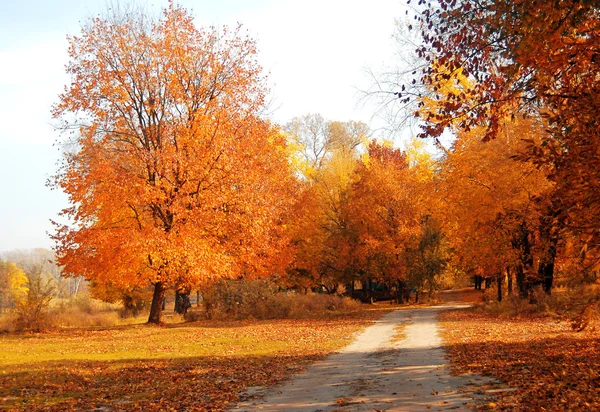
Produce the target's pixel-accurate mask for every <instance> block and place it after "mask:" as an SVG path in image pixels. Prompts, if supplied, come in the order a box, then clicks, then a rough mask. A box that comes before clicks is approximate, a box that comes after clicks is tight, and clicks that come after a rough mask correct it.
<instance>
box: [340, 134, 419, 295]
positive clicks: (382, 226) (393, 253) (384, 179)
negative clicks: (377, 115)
mask: <svg viewBox="0 0 600 412" xmlns="http://www.w3.org/2000/svg"><path fill="white" fill-rule="evenodd" d="M415 183H416V181H415V179H413V175H412V173H411V170H410V169H409V163H408V160H407V158H406V155H405V154H404V153H403V152H402V151H401V150H400V149H395V148H391V147H387V146H384V145H381V144H378V143H376V142H371V144H370V145H369V151H368V156H365V158H364V160H363V161H362V162H360V163H359V165H358V167H357V170H356V181H355V183H354V185H353V187H352V192H351V196H350V199H349V208H350V210H351V213H350V216H351V218H350V222H351V225H352V226H353V227H354V229H355V232H356V234H357V235H356V237H357V239H356V241H357V247H356V249H355V253H354V260H355V262H356V263H355V266H356V267H357V268H359V269H360V272H361V273H363V274H364V275H363V277H365V278H366V277H368V278H373V279H377V280H379V281H384V282H386V283H388V284H389V283H391V282H392V281H394V282H395V281H396V280H399V279H401V278H405V277H406V264H405V261H404V251H405V248H406V247H407V245H408V244H409V242H410V241H411V240H412V239H413V238H414V237H415V236H416V235H417V233H418V231H419V222H420V210H419V208H418V204H417V199H418V196H416V185H415Z"/></svg>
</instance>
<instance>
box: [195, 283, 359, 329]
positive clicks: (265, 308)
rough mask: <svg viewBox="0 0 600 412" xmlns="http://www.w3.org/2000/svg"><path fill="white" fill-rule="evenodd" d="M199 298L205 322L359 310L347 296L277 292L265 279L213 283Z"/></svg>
mask: <svg viewBox="0 0 600 412" xmlns="http://www.w3.org/2000/svg"><path fill="white" fill-rule="evenodd" d="M202 297H203V301H202V303H203V305H204V309H205V316H206V317H207V318H209V319H250V318H254V319H275V318H302V317H310V316H315V315H322V314H326V313H335V312H342V311H352V310H357V309H358V308H359V307H360V303H358V302H356V301H354V300H352V299H350V298H347V297H341V296H337V295H326V294H318V293H309V294H299V293H296V292H292V291H281V290H279V288H278V287H277V286H276V285H275V284H273V283H272V282H269V281H266V280H255V281H237V280H236V281H232V280H227V281H220V282H216V283H215V284H214V285H213V286H212V287H210V288H208V289H206V290H205V291H204V293H203V294H202ZM189 313H190V314H189V315H187V316H186V319H187V320H192V319H197V317H198V315H197V312H194V311H191V312H189Z"/></svg>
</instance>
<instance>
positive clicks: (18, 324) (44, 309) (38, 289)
mask: <svg viewBox="0 0 600 412" xmlns="http://www.w3.org/2000/svg"><path fill="white" fill-rule="evenodd" d="M52 281H53V280H52V279H48V280H47V281H45V282H44V281H43V280H42V278H41V277H36V278H35V279H30V280H29V290H28V291H27V297H26V298H25V299H24V300H23V301H22V302H20V303H19V304H17V306H16V308H15V314H16V317H15V319H14V328H15V330H16V331H30V332H40V331H42V330H45V329H48V328H50V327H51V326H52V323H51V319H50V316H49V311H48V309H49V307H50V302H51V301H52V299H53V297H54V294H55V288H54V285H53V283H52Z"/></svg>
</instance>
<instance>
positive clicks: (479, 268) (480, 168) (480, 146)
mask: <svg viewBox="0 0 600 412" xmlns="http://www.w3.org/2000/svg"><path fill="white" fill-rule="evenodd" d="M501 130H502V133H501V134H500V135H499V136H498V137H497V138H496V139H494V140H492V141H490V142H484V141H483V139H482V134H483V133H484V131H483V130H482V129H473V130H471V132H468V133H466V132H462V133H459V134H458V136H457V140H456V141H455V143H454V146H453V148H452V150H451V151H450V152H449V153H448V155H447V157H446V158H445V159H444V160H443V162H442V168H441V173H440V175H439V183H438V187H439V194H440V198H441V202H442V203H441V205H442V207H441V208H440V209H439V211H438V214H439V216H440V219H439V220H440V221H442V222H444V230H445V232H446V234H447V236H448V238H449V239H450V240H451V243H452V246H453V249H454V250H455V251H456V253H455V257H456V259H457V261H458V263H459V264H460V266H461V267H462V268H463V269H465V270H466V271H467V272H470V274H472V275H482V276H485V277H490V278H491V277H494V278H496V279H499V280H501V279H503V278H504V274H505V270H506V269H507V268H509V273H511V272H510V269H511V268H512V273H514V274H516V276H517V283H518V287H519V290H520V292H521V294H522V295H526V294H527V293H528V291H529V290H530V289H531V287H532V286H533V285H534V284H536V283H541V280H542V279H540V278H539V277H538V276H537V274H536V273H535V271H534V269H535V267H534V263H538V267H539V266H540V265H542V263H540V260H542V258H543V256H544V250H545V249H544V247H543V246H544V245H542V244H543V243H544V242H543V241H544V237H543V236H542V235H541V234H540V232H541V231H542V228H545V226H544V225H542V223H543V219H544V218H545V216H546V210H547V203H548V199H549V198H550V196H551V194H552V193H553V189H554V185H553V184H552V182H551V181H549V180H548V179H547V177H546V175H545V173H544V171H543V170H540V169H538V168H536V166H535V165H533V164H531V163H529V162H522V161H519V160H516V159H515V158H516V157H518V156H519V154H521V153H523V152H524V151H526V148H527V143H526V140H528V141H529V140H530V141H534V140H535V141H537V140H539V139H540V138H541V136H543V134H544V125H543V123H541V122H539V121H538V122H536V121H535V120H533V119H517V120H515V121H514V122H512V121H507V122H505V123H503V124H502V129H501ZM554 246H555V247H556V244H555V245H554ZM499 285H500V283H499ZM499 296H500V297H501V295H499Z"/></svg>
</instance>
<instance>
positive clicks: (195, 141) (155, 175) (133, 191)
mask: <svg viewBox="0 0 600 412" xmlns="http://www.w3.org/2000/svg"><path fill="white" fill-rule="evenodd" d="M69 55H70V62H69V64H68V66H67V72H68V73H69V74H70V75H71V78H72V81H71V83H70V85H69V86H67V87H66V89H65V92H64V93H63V94H62V95H61V96H60V99H59V102H58V103H57V104H56V105H55V106H54V108H53V115H54V117H55V118H57V119H60V120H62V121H63V122H64V127H65V129H66V130H70V131H73V132H74V134H73V136H72V137H71V140H70V141H69V142H68V143H69V144H70V145H69V146H68V148H70V150H66V151H65V154H64V162H63V164H62V165H61V167H60V169H59V171H58V174H57V175H56V178H55V181H54V184H55V186H56V187H58V188H60V189H62V190H63V191H65V192H66V194H67V195H68V197H69V201H70V203H71V207H69V208H67V209H65V210H64V211H63V212H62V214H63V216H65V217H67V218H68V219H70V221H71V222H72V223H70V224H65V225H62V224H57V232H56V234H55V236H54V239H55V240H56V242H57V243H56V252H57V255H58V262H59V263H60V264H61V265H62V266H64V273H65V274H67V275H83V276H85V277H86V278H88V279H93V280H94V281H95V282H99V283H102V282H111V284H113V285H117V286H118V285H122V286H124V287H126V288H131V287H133V286H134V285H142V286H143V285H144V284H147V282H151V283H152V284H153V286H154V296H153V300H152V305H151V311H150V316H149V320H148V321H149V322H151V323H158V322H160V311H161V304H162V301H163V298H164V293H165V291H166V289H167V288H177V289H179V288H181V287H186V286H188V285H194V286H198V285H201V284H202V283H203V282H204V281H206V280H207V279H214V278H220V277H232V276H244V275H253V274H256V273H261V272H263V271H265V270H266V268H267V267H268V265H267V263H268V260H269V258H270V257H272V256H273V255H274V254H275V253H276V252H277V249H279V246H278V243H279V242H281V241H283V238H282V237H281V236H280V219H281V216H282V214H283V213H284V212H285V211H286V210H287V207H288V205H289V203H290V199H291V196H290V190H291V187H292V186H291V182H292V176H291V173H290V172H289V167H288V161H287V158H286V156H285V153H286V152H285V150H284V145H285V140H284V137H283V135H281V134H280V133H279V132H278V131H277V130H276V129H275V128H274V127H272V126H271V125H270V124H269V123H268V122H266V121H265V120H263V119H262V118H261V117H260V113H261V110H262V109H263V108H264V96H265V93H266V88H265V83H264V79H263V78H262V75H261V68H260V66H259V65H258V64H257V62H256V45H255V42H254V41H253V40H251V39H249V38H247V37H245V36H243V35H242V33H241V29H240V28H239V27H238V28H237V29H235V30H233V31H230V30H229V29H227V28H223V29H216V28H209V29H198V28H197V27H195V25H194V22H193V19H192V17H191V16H190V15H189V13H188V12H187V11H186V10H185V9H184V8H182V7H179V6H176V5H174V4H173V3H170V4H169V6H168V7H167V8H166V9H165V10H164V11H163V14H162V15H161V16H160V17H158V18H156V19H153V18H150V17H148V16H147V15H146V14H144V12H140V11H128V10H122V9H118V8H117V10H116V11H114V12H113V14H112V15H110V16H108V17H106V18H100V17H98V18H94V19H92V20H91V21H90V22H89V23H88V24H87V25H86V26H84V27H83V29H82V32H81V34H80V35H79V36H73V37H70V38H69Z"/></svg>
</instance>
